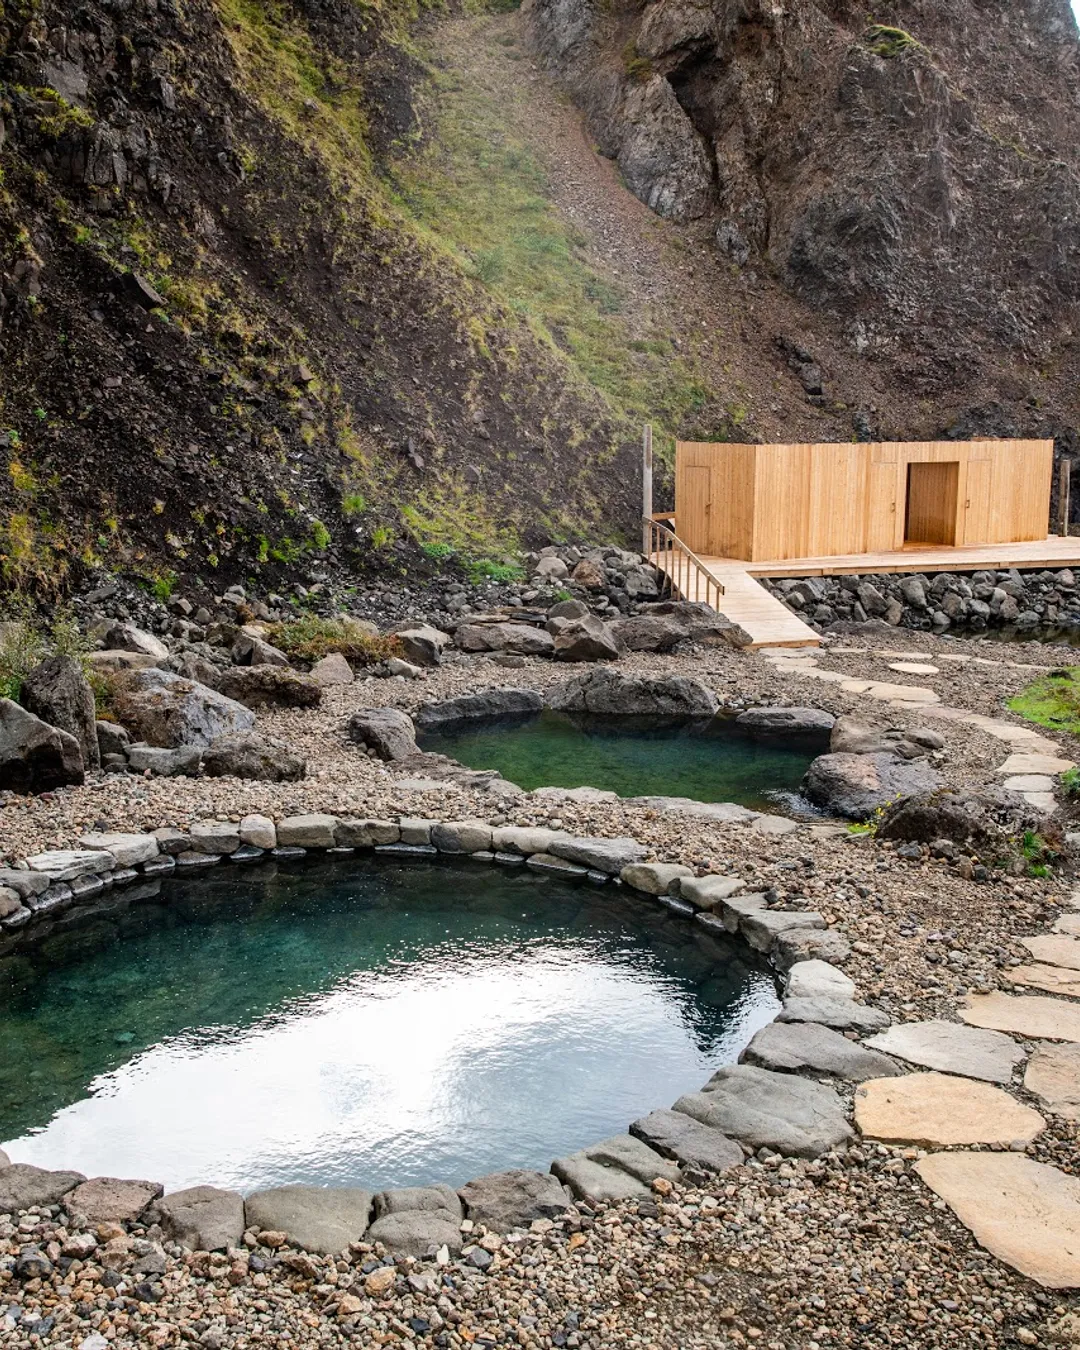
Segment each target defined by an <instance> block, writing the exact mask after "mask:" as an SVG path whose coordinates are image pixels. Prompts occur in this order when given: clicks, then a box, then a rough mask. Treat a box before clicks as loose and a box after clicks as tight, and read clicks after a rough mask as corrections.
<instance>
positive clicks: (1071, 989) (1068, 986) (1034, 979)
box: [1002, 966, 1080, 998]
mask: <svg viewBox="0 0 1080 1350" xmlns="http://www.w3.org/2000/svg"><path fill="white" fill-rule="evenodd" d="M1002 974H1003V975H1004V976H1005V978H1006V979H1008V980H1011V981H1012V983H1013V984H1019V985H1023V986H1025V987H1026V988H1028V989H1043V990H1045V991H1046V992H1047V993H1048V994H1064V995H1065V996H1066V997H1067V998H1080V970H1063V969H1062V968H1061V967H1060V966H1014V967H1013V968H1012V969H1011V970H1004V971H1002Z"/></svg>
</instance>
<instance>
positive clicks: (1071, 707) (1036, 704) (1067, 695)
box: [1008, 666, 1080, 736]
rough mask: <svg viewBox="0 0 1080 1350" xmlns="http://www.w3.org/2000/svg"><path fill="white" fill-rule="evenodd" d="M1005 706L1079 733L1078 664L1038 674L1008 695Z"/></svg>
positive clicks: (1034, 719)
mask: <svg viewBox="0 0 1080 1350" xmlns="http://www.w3.org/2000/svg"><path fill="white" fill-rule="evenodd" d="M1008 706H1009V708H1010V709H1011V710H1012V711H1013V712H1015V713H1019V714H1020V716H1021V717H1025V718H1027V720H1028V721H1029V722H1036V723H1037V724H1038V725H1039V726H1041V727H1049V728H1050V729H1051V730H1053V731H1067V732H1068V733H1069V734H1070V735H1071V736H1080V666H1069V667H1065V666H1063V667H1061V668H1060V669H1058V670H1052V671H1051V672H1050V673H1049V675H1042V676H1040V677H1039V679H1037V680H1035V681H1033V682H1032V683H1031V684H1029V685H1028V687H1027V688H1026V689H1025V690H1024V691H1023V692H1022V693H1020V694H1017V695H1016V696H1015V698H1011V699H1009V703H1008Z"/></svg>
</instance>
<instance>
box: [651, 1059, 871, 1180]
mask: <svg viewBox="0 0 1080 1350" xmlns="http://www.w3.org/2000/svg"><path fill="white" fill-rule="evenodd" d="M674 1109H675V1110H676V1111H681V1112H682V1113H683V1114H684V1115H688V1116H692V1117H693V1118H694V1119H695V1120H699V1121H701V1123H702V1124H703V1125H709V1126H711V1127H712V1128H713V1129H716V1130H720V1131H721V1133H723V1134H726V1135H729V1136H730V1137H731V1138H732V1139H737V1140H739V1142H740V1143H743V1144H746V1145H747V1146H748V1147H749V1148H750V1149H753V1150H756V1149H759V1148H771V1149H775V1150H776V1151H777V1152H778V1153H786V1154H794V1155H795V1156H796V1157H800V1158H817V1157H819V1156H820V1155H821V1154H822V1153H827V1152H828V1151H829V1150H830V1149H834V1148H841V1147H843V1146H844V1145H846V1144H847V1143H848V1142H849V1141H850V1140H851V1139H852V1138H853V1131H852V1129H851V1126H850V1125H849V1124H848V1122H847V1117H846V1115H845V1113H844V1104H843V1101H842V1100H841V1098H840V1097H839V1096H838V1095H837V1093H835V1092H834V1091H833V1090H832V1088H829V1087H825V1086H824V1085H823V1084H821V1083H814V1082H811V1081H810V1080H809V1079H807V1078H800V1077H799V1076H798V1075H796V1074H789V1073H773V1072H771V1071H770V1070H768V1069H758V1068H755V1067H754V1066H753V1065H751V1064H736V1065H734V1066H732V1067H731V1068H728V1069H720V1070H719V1071H718V1072H717V1073H715V1074H713V1076H712V1078H710V1079H709V1081H708V1083H706V1085H705V1087H704V1089H703V1090H702V1091H701V1092H693V1093H688V1094H687V1095H686V1096H684V1097H680V1098H679V1100H678V1101H677V1102H676V1103H675V1108H674Z"/></svg>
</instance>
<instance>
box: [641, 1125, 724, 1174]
mask: <svg viewBox="0 0 1080 1350" xmlns="http://www.w3.org/2000/svg"><path fill="white" fill-rule="evenodd" d="M630 1133H631V1134H632V1135H633V1136H634V1138H635V1139H641V1140H643V1141H644V1142H645V1143H646V1144H648V1145H649V1147H650V1148H653V1149H655V1150H656V1152H657V1153H659V1154H661V1155H662V1156H663V1157H665V1158H672V1159H674V1160H675V1162H677V1163H681V1164H682V1165H683V1166H684V1167H691V1168H693V1169H694V1170H696V1171H703V1172H718V1173H723V1172H726V1171H728V1169H729V1168H732V1167H739V1166H741V1164H742V1162H743V1150H742V1146H741V1145H740V1144H737V1143H736V1142H735V1140H734V1139H729V1138H728V1137H727V1135H726V1134H721V1133H720V1131H719V1130H714V1129H712V1128H711V1127H710V1126H708V1125H702V1124H701V1122H700V1121H698V1120H694V1119H693V1118H692V1117H691V1116H688V1115H685V1114H684V1113H683V1112H682V1111H650V1112H649V1114H648V1115H647V1116H642V1117H641V1119H640V1120H635V1121H634V1123H633V1124H632V1125H631V1126H630Z"/></svg>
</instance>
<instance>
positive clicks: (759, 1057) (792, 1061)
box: [631, 1022, 900, 1128]
mask: <svg viewBox="0 0 1080 1350" xmlns="http://www.w3.org/2000/svg"><path fill="white" fill-rule="evenodd" d="M739 1061H740V1063H746V1064H756V1065H757V1066H758V1067H759V1068H762V1069H774V1070H779V1071H780V1072H789V1073H809V1074H814V1075H817V1074H824V1075H828V1076H830V1077H833V1078H844V1079H847V1080H848V1082H853V1083H862V1082H865V1080H866V1079H867V1078H884V1077H886V1076H890V1075H892V1074H898V1073H900V1068H899V1066H898V1065H896V1064H894V1063H893V1061H892V1060H891V1059H889V1057H888V1056H887V1055H883V1054H880V1053H879V1052H878V1051H877V1050H867V1049H866V1048H865V1046H863V1045H860V1044H859V1042H858V1041H849V1040H848V1038H847V1037H846V1036H842V1035H841V1034H840V1032H838V1031H833V1030H832V1029H831V1028H829V1027H824V1026H822V1025H821V1024H820V1023H818V1022H770V1023H769V1025H768V1026H767V1027H762V1028H761V1030H760V1031H758V1032H756V1033H755V1035H754V1038H753V1040H752V1041H751V1042H750V1044H749V1045H748V1046H747V1047H746V1049H745V1050H744V1051H743V1052H742V1054H741V1055H740V1057H739ZM631 1128H633V1127H631Z"/></svg>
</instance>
